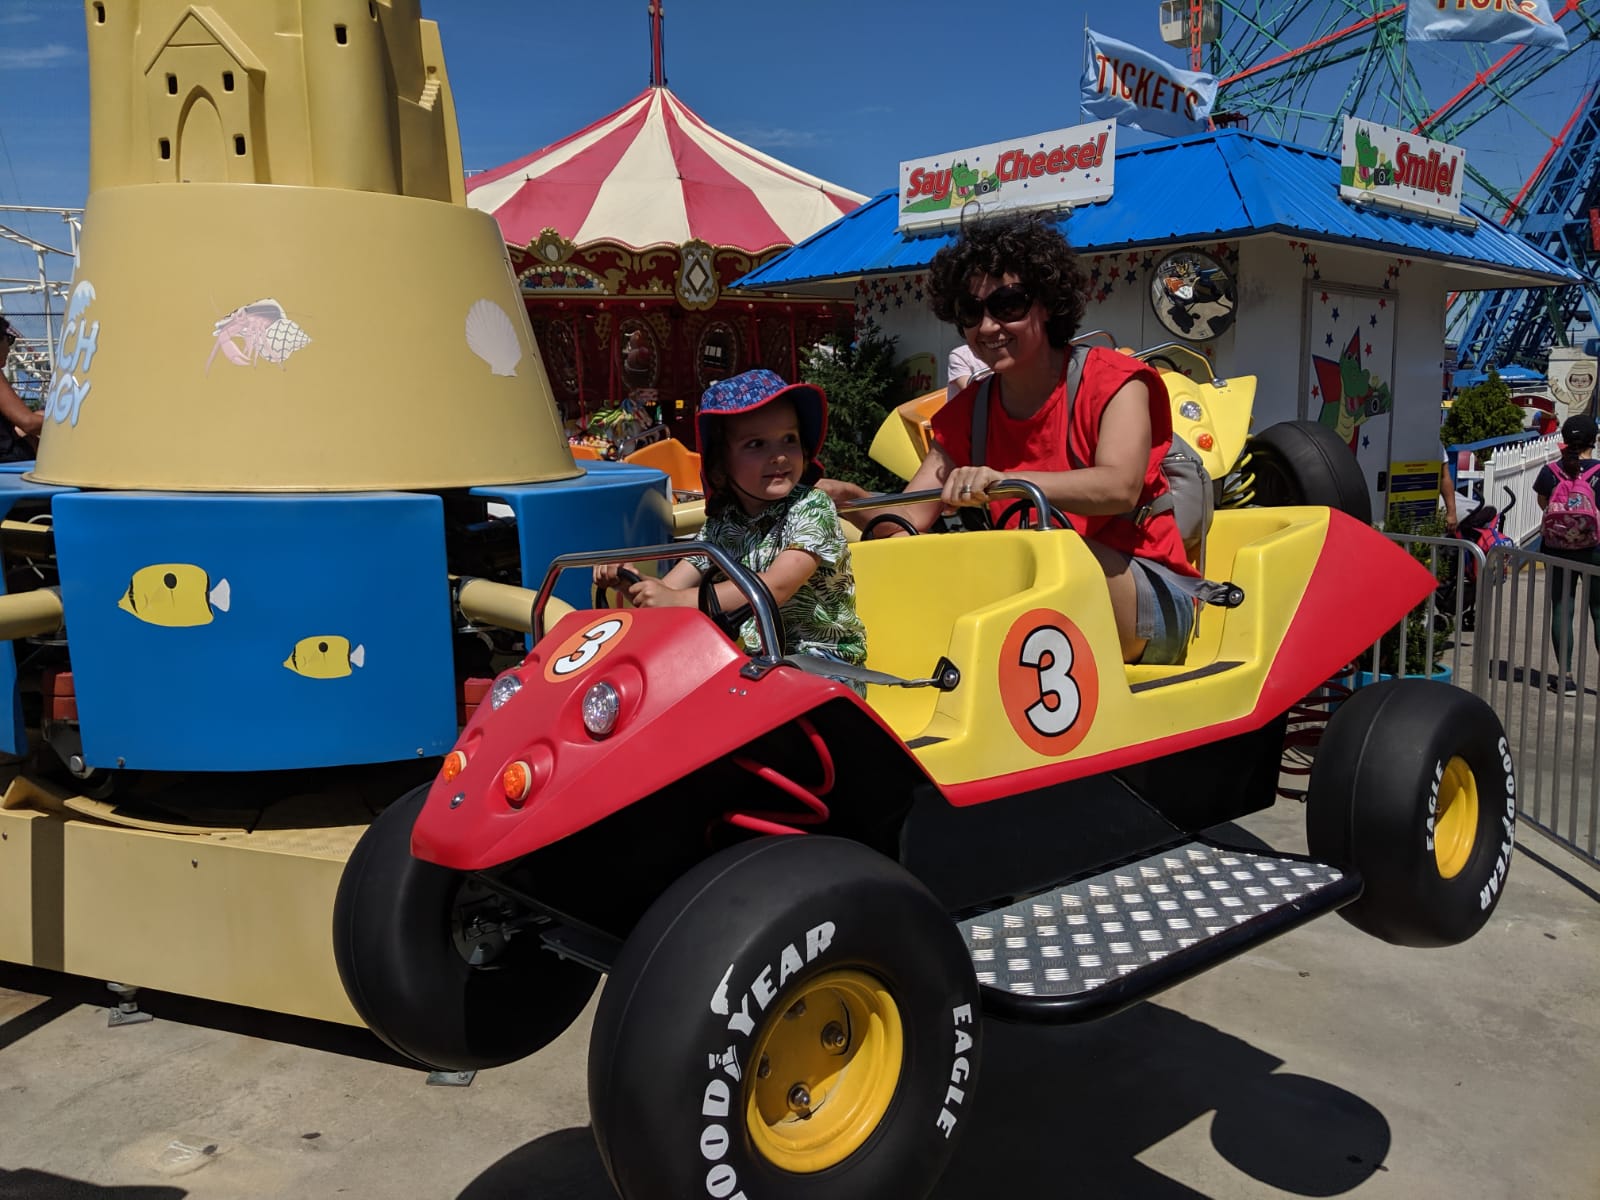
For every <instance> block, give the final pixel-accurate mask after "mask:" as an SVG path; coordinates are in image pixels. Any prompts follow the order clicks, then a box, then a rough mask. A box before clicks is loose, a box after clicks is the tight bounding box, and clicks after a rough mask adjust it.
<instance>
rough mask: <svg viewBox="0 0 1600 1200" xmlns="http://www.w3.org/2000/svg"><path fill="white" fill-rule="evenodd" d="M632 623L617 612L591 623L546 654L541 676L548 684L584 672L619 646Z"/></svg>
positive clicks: (624, 615)
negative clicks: (548, 659)
mask: <svg viewBox="0 0 1600 1200" xmlns="http://www.w3.org/2000/svg"><path fill="white" fill-rule="evenodd" d="M632 624H633V614H632V613H627V612H621V611H618V612H613V613H610V614H609V615H607V616H606V617H604V618H602V619H600V620H597V621H594V622H591V623H590V624H589V625H587V626H585V627H584V629H583V630H582V631H581V632H579V633H575V634H573V635H572V636H571V637H569V638H567V639H566V640H565V641H563V642H562V643H561V644H560V645H559V646H557V647H556V648H555V649H554V650H552V651H551V652H550V661H549V662H547V663H546V664H545V668H544V677H545V678H546V679H547V680H549V681H550V682H551V683H559V682H560V681H561V680H563V679H571V678H572V677H573V676H574V675H577V674H578V673H579V672H581V671H586V670H588V669H589V668H590V667H592V666H594V665H595V663H597V662H599V661H600V660H601V659H602V658H604V657H605V656H606V655H608V654H610V653H611V651H613V650H614V649H616V648H617V646H618V645H620V644H621V642H622V638H623V635H624V634H626V633H627V632H628V626H629V625H632Z"/></svg>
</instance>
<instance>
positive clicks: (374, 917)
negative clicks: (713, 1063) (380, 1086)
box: [333, 784, 600, 1071]
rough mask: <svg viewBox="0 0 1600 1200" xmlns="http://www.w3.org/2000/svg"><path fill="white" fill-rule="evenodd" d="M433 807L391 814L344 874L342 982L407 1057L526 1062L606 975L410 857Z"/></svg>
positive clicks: (337, 933) (410, 803)
mask: <svg viewBox="0 0 1600 1200" xmlns="http://www.w3.org/2000/svg"><path fill="white" fill-rule="evenodd" d="M427 797H428V785H427V784H424V785H423V786H421V787H419V788H416V789H414V790H412V791H410V792H407V793H406V794H405V795H404V796H402V797H401V798H400V799H399V800H397V801H395V802H394V803H393V804H391V805H390V806H389V807H388V808H386V809H384V811H383V812H382V813H380V814H379V815H378V818H377V820H375V821H374V822H373V823H372V825H371V826H370V827H369V828H368V829H367V831H366V833H364V834H363V835H362V837H361V840H360V841H359V842H357V843H356V848H355V850H354V851H353V852H352V853H351V855H350V861H349V862H348V863H347V864H346V865H345V869H344V873H343V875H341V876H340V879H339V891H338V895H337V897H336V898H335V900H334V905H333V953H334V960H335V961H336V962H337V964H338V967H339V978H340V980H341V981H342V982H343V983H344V989H345V992H346V994H347V995H348V996H349V997H350V1003H351V1004H352V1005H353V1006H354V1007H355V1010H356V1012H357V1013H358V1014H359V1015H360V1017H361V1019H362V1020H363V1021H365V1022H366V1023H367V1026H368V1027H369V1028H370V1029H371V1030H372V1031H373V1032H374V1033H375V1034H377V1035H378V1037H380V1038H381V1039H383V1041H384V1042H386V1043H388V1045H389V1046H390V1047H392V1048H393V1049H395V1050H397V1051H399V1052H400V1053H401V1054H403V1055H405V1056H406V1057H407V1058H412V1059H415V1060H416V1061H417V1062H419V1063H422V1064H423V1065H425V1066H429V1067H434V1068H438V1069H441V1070H449V1071H475V1070H482V1069H485V1068H488V1067H497V1066H501V1065H503V1064H505V1063H508V1062H515V1061H516V1060H517V1059H519V1058H525V1057H526V1056H527V1055H529V1054H532V1053H533V1052H534V1051H535V1050H538V1049H539V1048H540V1047H542V1046H544V1045H546V1044H547V1043H549V1042H551V1041H554V1040H555V1038H557V1037H558V1036H560V1034H561V1032H562V1031H563V1030H565V1029H566V1028H567V1026H569V1025H571V1024H572V1022H573V1021H575V1020H576V1019H577V1017H578V1014H579V1013H581V1012H582V1011H583V1006H584V1005H585V1004H587V1003H588V1000H589V997H590V996H591V995H593V993H594V989H595V987H596V985H597V984H598V983H599V982H600V976H599V975H598V974H596V973H595V972H594V971H592V970H590V969H589V968H588V967H584V966H581V965H579V964H577V963H574V962H570V961H568V960H566V959H561V958H557V957H556V956H555V955H554V954H552V953H551V952H550V951H548V950H545V949H543V948H542V947H541V946H540V944H539V940H538V938H537V936H536V935H534V934H531V933H513V934H512V935H510V936H509V937H507V936H505V935H504V933H503V932H502V931H501V930H500V929H499V928H498V925H497V921H498V919H499V918H501V917H502V916H503V915H504V914H502V913H501V912H500V911H499V908H498V902H497V901H496V899H495V897H494V896H493V895H492V894H491V893H489V892H487V891H486V890H484V889H483V888H482V887H481V885H478V884H475V883H474V882H473V881H472V880H471V878H470V876H468V875H465V874H463V873H462V872H460V871H452V870H449V869H447V868H445V867H440V866H436V865H435V864H433V863H426V862H422V861H421V860H420V859H416V858H413V857H412V856H411V827H412V826H413V825H414V824H416V820H417V813H418V812H419V811H420V810H421V808H422V804H423V802H424V801H425V800H426V799H427ZM469 958H470V959H476V960H477V961H476V962H473V961H469Z"/></svg>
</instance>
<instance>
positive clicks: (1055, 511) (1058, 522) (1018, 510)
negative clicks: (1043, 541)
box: [994, 496, 1072, 529]
mask: <svg viewBox="0 0 1600 1200" xmlns="http://www.w3.org/2000/svg"><path fill="white" fill-rule="evenodd" d="M1032 509H1033V500H1032V499H1031V498H1029V497H1027V496H1024V497H1022V499H1020V500H1013V501H1012V502H1011V503H1010V504H1008V505H1006V506H1005V507H1004V508H1002V509H1001V510H1000V515H999V516H998V517H996V518H995V521H994V527H995V528H996V529H1006V528H1008V527H1009V526H1008V522H1009V521H1011V520H1012V519H1013V518H1016V520H1017V523H1018V524H1019V525H1020V524H1021V522H1022V514H1023V513H1025V512H1030V511H1031V510H1032ZM1049 519H1050V527H1051V528H1052V529H1071V528H1072V522H1070V521H1068V520H1067V518H1066V516H1065V515H1064V514H1063V513H1062V511H1061V510H1060V509H1059V508H1057V507H1056V506H1055V505H1054V504H1052V505H1050V518H1049Z"/></svg>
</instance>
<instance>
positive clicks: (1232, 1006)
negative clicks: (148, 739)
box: [0, 802, 1600, 1200]
mask: <svg viewBox="0 0 1600 1200" xmlns="http://www.w3.org/2000/svg"><path fill="white" fill-rule="evenodd" d="M1242 825H1243V826H1244V827H1245V833H1246V834H1248V835H1252V836H1258V837H1260V838H1261V839H1263V840H1264V841H1265V842H1267V843H1269V844H1272V845H1276V846H1280V847H1282V848H1286V849H1299V848H1303V839H1302V838H1301V836H1300V832H1299V831H1300V809H1299V806H1298V805H1295V804H1293V803H1288V802H1285V803H1280V804H1279V805H1278V806H1277V807H1276V808H1274V809H1272V810H1270V811H1268V812H1266V813H1262V814H1258V815H1256V816H1254V817H1252V818H1250V819H1248V820H1247V821H1245V822H1242ZM1597 985H1600V872H1596V871H1594V870H1593V869H1592V868H1589V867H1587V866H1586V865H1585V864H1584V863H1583V862H1582V861H1581V860H1579V859H1577V858H1575V857H1573V856H1571V855H1569V854H1567V853H1566V852H1565V851H1564V850H1562V849H1561V848H1560V847H1559V846H1557V845H1556V844H1554V843H1552V842H1550V841H1549V840H1548V839H1545V838H1543V837H1542V836H1540V835H1538V834H1534V833H1529V834H1527V835H1526V836H1525V837H1524V839H1523V845H1522V846H1520V847H1519V849H1518V853H1517V857H1516V862H1515V865H1514V867H1513V873H1512V876H1511V886H1510V888H1509V890H1508V892H1507V894H1506V897H1505V899H1504V901H1503V902H1502V904H1501V905H1500V908H1499V910H1498V911H1497V912H1496V914H1495V916H1494V918H1493V919H1492V920H1491V922H1490V924H1489V926H1488V928H1487V929H1486V930H1485V931H1484V932H1483V933H1482V934H1480V935H1479V936H1478V937H1477V938H1476V939H1474V940H1473V941H1472V942H1470V943H1468V944H1466V945H1465V946H1461V947H1458V948H1455V949H1452V950H1444V951H1431V952H1427V951H1408V950H1401V949H1397V948H1394V947H1390V946H1386V945H1383V944H1381V943H1378V942H1375V941H1373V940H1372V939H1370V938H1367V937H1365V936H1364V935H1362V934H1360V933H1358V932H1357V931H1356V930H1354V929H1352V928H1351V927H1350V926H1348V925H1346V924H1345V923H1344V922H1343V921H1341V920H1339V919H1338V918H1337V917H1329V918H1324V919H1322V920H1320V921H1316V922H1313V923H1312V924H1311V925H1309V926H1306V927H1304V928H1302V929H1299V930H1296V931H1295V932H1292V933H1290V934H1288V935H1287V936H1285V937H1283V938H1281V939H1279V940H1278V941H1275V942H1272V943H1270V944H1268V945H1267V946H1265V947H1263V948H1261V949H1259V950H1256V951H1254V952H1252V953H1249V954H1246V955H1244V956H1243V957H1241V958H1238V959H1235V960H1233V961H1231V962H1229V963H1226V964H1223V965H1222V966H1220V967H1218V968H1216V969H1214V970H1212V971H1210V972H1207V973H1206V974H1204V975H1201V976H1199V977H1198V978H1196V979H1193V980H1191V981H1189V982H1187V983H1185V984H1182V985H1180V986H1179V987H1177V988H1175V989H1173V990H1172V991H1169V992H1167V993H1165V994H1164V995H1162V996H1161V997H1160V998H1159V999H1158V1000H1157V1001H1155V1002H1152V1003H1145V1004H1140V1005H1137V1006H1136V1007H1134V1008H1132V1009H1130V1010H1129V1011H1127V1012H1125V1013H1123V1014H1120V1015H1119V1016H1116V1017H1113V1018H1110V1019H1108V1020H1105V1021H1102V1022H1099V1023H1097V1024H1093V1025H1089V1026H1084V1027H1081V1028H1073V1029H1039V1028H1029V1027H1019V1026H1003V1025H998V1024H995V1023H993V1022H991V1023H990V1024H989V1027H988V1042H987V1050H986V1058H985V1064H984V1070H983V1076H982V1083H981V1085H980V1088H979V1091H978V1095H977V1106H976V1110H975V1119H974V1122H973V1124H972V1126H971V1127H970V1128H969V1130H968V1133H967V1136H966V1138H965V1140H964V1141H963V1143H962V1145H961V1148H960V1150H959V1152H958V1155H957V1158H956V1161H955V1163H954V1165H953V1167H952V1169H951V1170H950V1172H949V1174H948V1175H947V1177H946V1179H945V1181H944V1182H943V1184H941V1186H940V1188H939V1190H938V1191H937V1192H936V1193H935V1195H936V1197H937V1200H969V1198H971V1197H977V1196H983V1197H986V1198H987V1197H1001V1196H1019V1197H1054V1196H1068V1195H1072V1196H1094V1197H1114V1198H1119V1200H1123V1198H1125V1200H1179V1198H1185V1200H1191V1198H1194V1197H1208V1198H1211V1200H1257V1198H1266V1197H1283V1196H1353V1197H1358V1198H1360V1200H1384V1198H1389V1197H1394V1198H1400V1197H1404V1198H1406V1200H1419V1198H1421V1200H1426V1198H1430V1197H1450V1198H1452V1200H1502V1198H1504V1200H1510V1198H1512V1197H1525V1196H1539V1197H1541V1200H1595V1197H1597V1196H1600V1139H1597V1138H1596V1137H1595V1133H1594V1131H1595V1129H1596V1128H1597V1127H1600V1005H1597V1004H1596V1001H1595V997H1596V994H1597V991H1600V987H1597ZM111 999H112V998H111V997H110V995H109V994H108V993H106V992H105V991H104V989H103V988H102V987H101V986H100V985H99V984H98V983H97V982H94V981H87V980H77V979H71V978H68V977H63V976H55V975H49V974H45V973H40V972H33V971H20V970H17V969H15V968H9V967H0V1200H79V1198H82V1200H180V1198H190V1200H236V1198H246V1197H279V1196H285V1197H287V1196H293V1197H297V1198H305V1200H316V1198H321V1197H356V1198H361V1197H383V1198H385V1200H387V1198H390V1197H407V1198H409V1197H419V1198H433V1197H438V1198H441V1200H451V1198H454V1200H511V1198H512V1197H518V1198H532V1200H608V1198H609V1197H610V1196H611V1191H610V1187H609V1184H608V1183H607V1180H606V1178H605V1173H604V1171H603V1169H602V1168H601V1166H600V1163H599V1159H598V1156H597V1154H596V1152H595V1150H594V1146H593V1142H592V1139H591V1137H590V1133H589V1129H588V1114H587V1109H586V1100H585V1085H584V1069H585V1054H586V1039H587V1033H588V1025H589V1014H587V1013H586V1014H585V1016H584V1018H583V1019H582V1020H581V1021H580V1022H579V1023H578V1025H576V1026H575V1027H574V1028H573V1029H571V1030H569V1031H568V1033H567V1034H566V1035H565V1036H563V1037H562V1038H561V1039H560V1040H559V1041H557V1042H556V1043H555V1044H554V1045H553V1046H551V1047H550V1048H549V1049H547V1050H546V1051H544V1052H543V1053H541V1054H539V1055H537V1056H535V1057H534V1058H532V1059H528V1060H525V1061H523V1062H521V1063H517V1064H515V1065H513V1066H511V1067H507V1068H503V1069H500V1070H496V1071H490V1072H486V1073H484V1074H482V1075H480V1076H479V1077H478V1079H477V1081H476V1082H475V1083H474V1084H473V1085H472V1086H471V1087H469V1088H440V1087H428V1086H424V1083H423V1077H422V1075H421V1074H419V1073H418V1072H416V1071H413V1070H411V1069H409V1068H407V1067H405V1066H403V1065H400V1064H398V1063H396V1062H394V1061H393V1060H391V1059H390V1058H389V1057H388V1056H387V1055H386V1054H385V1053H384V1052H382V1050H381V1048H379V1047H378V1046H377V1044H376V1042H375V1041H374V1039H372V1038H371V1037H370V1036H369V1035H367V1034H365V1033H364V1032H360V1031H353V1030H346V1029H342V1028H338V1027H333V1026H326V1025H321V1024H317V1023H314V1022H308V1021H300V1020H294V1019H289V1018H278V1017H272V1016H268V1015H264V1014H260V1013H256V1012H253V1011H251V1010H246V1009H238V1008H229V1007H226V1006H221V1005H214V1004H206V1003H203V1002H198V1001H192V1000H186V999H183V998H179V997H170V996H160V995H146V996H142V997H141V999H142V1000H143V1001H144V1007H145V1008H147V1009H148V1010H150V1011H152V1012H154V1013H155V1014H156V1017H157V1019H156V1020H154V1021H152V1022H150V1023H148V1024H142V1025H132V1026H126V1027H122V1028H114V1029H113V1028H107V1026H106V1010H107V1007H108V1006H109V1005H110V1003H111ZM752 1200H754V1198H752ZM886 1200H892V1198H886Z"/></svg>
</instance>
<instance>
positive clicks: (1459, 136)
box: [1160, 0, 1600, 362]
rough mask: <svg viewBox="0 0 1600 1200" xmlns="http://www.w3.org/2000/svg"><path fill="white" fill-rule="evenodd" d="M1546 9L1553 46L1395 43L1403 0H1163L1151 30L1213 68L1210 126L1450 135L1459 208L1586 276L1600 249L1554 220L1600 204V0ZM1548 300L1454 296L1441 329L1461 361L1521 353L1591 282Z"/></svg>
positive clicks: (1323, 144)
mask: <svg viewBox="0 0 1600 1200" xmlns="http://www.w3.org/2000/svg"><path fill="white" fill-rule="evenodd" d="M1551 8H1552V11H1553V13H1554V15H1555V17H1556V19H1557V21H1558V22H1559V23H1560V25H1561V27H1562V29H1563V30H1564V31H1565V33H1566V35H1567V48H1566V49H1565V50H1557V49H1554V48H1549V47H1533V46H1504V45H1483V44H1477V43H1471V42H1410V43H1408V42H1407V41H1406V38H1405V32H1406V8H1405V3H1403V2H1401V3H1391V2H1390V0H1163V3H1162V4H1161V11H1160V17H1161V31H1162V36H1163V38H1164V39H1165V40H1167V41H1168V42H1169V43H1170V44H1174V45H1185V46H1188V47H1189V49H1190V55H1191V64H1190V65H1191V66H1193V67H1196V68H1198V69H1204V70H1207V71H1209V72H1210V73H1211V74H1213V75H1215V76H1216V77H1217V79H1218V81H1219V83H1220V87H1219V89H1218V96H1217V102H1216V107H1215V111H1214V113H1213V120H1214V122H1215V123H1216V124H1218V125H1244V126H1246V127H1248V128H1250V129H1251V130H1253V131H1255V132H1258V133H1263V134H1266V135H1268V136H1271V137H1280V138H1283V139H1284V140H1286V141H1292V142H1297V143H1299V144H1301V145H1309V146H1314V147H1317V148H1319V149H1324V150H1329V151H1333V152H1335V153H1336V152H1337V151H1338V149H1339V145H1340V138H1341V134H1342V128H1343V118H1344V117H1345V116H1358V117H1362V118H1365V119H1367V120H1370V121H1375V122H1378V123H1380V124H1384V125H1390V126H1394V127H1396V128H1404V129H1410V130H1414V131H1416V132H1418V133H1421V134H1423V135H1425V136H1427V137H1430V138H1433V139H1434V140H1436V141H1443V142H1451V143H1453V144H1455V145H1458V146H1461V147H1463V148H1464V149H1465V150H1466V157H1467V171H1466V177H1465V179H1464V181H1463V198H1464V200H1465V201H1466V203H1467V204H1468V205H1470V206H1471V207H1472V208H1474V209H1475V210H1476V211H1478V212H1480V213H1483V214H1485V215H1487V216H1489V217H1490V218H1491V219H1493V220H1496V221H1498V222H1500V223H1501V224H1503V225H1505V226H1506V227H1507V228H1509V229H1511V230H1513V231H1515V232H1519V233H1522V234H1523V235H1524V236H1525V237H1528V238H1529V239H1530V240H1533V241H1535V242H1536V243H1538V244H1539V245H1540V247H1541V248H1542V249H1545V250H1546V251H1548V252H1551V253H1553V254H1554V255H1555V256H1556V257H1558V258H1562V259H1566V260H1568V261H1575V260H1576V263H1577V265H1579V266H1580V268H1585V269H1586V270H1587V271H1588V273H1590V274H1594V273H1595V267H1596V265H1597V264H1600V253H1597V252H1595V251H1594V249H1593V247H1592V246H1588V245H1580V244H1578V239H1576V237H1575V236H1574V234H1573V232H1572V231H1571V230H1570V229H1569V228H1568V227H1575V226H1576V225H1577V224H1578V223H1579V222H1580V221H1581V222H1582V223H1583V224H1584V226H1585V228H1587V212H1588V209H1589V208H1591V207H1594V206H1596V205H1600V0H1552V3H1551ZM1197 33H1198V36H1196V34H1197ZM1547 300H1548V298H1547V297H1542V296H1538V295H1537V294H1525V299H1524V300H1520V301H1510V300H1506V299H1504V298H1503V297H1501V295H1500V294H1499V293H1472V294H1463V295H1462V296H1461V297H1460V298H1458V301H1457V303H1455V304H1453V305H1452V307H1451V312H1450V318H1449V330H1448V336H1449V337H1450V339H1451V340H1452V341H1455V342H1459V344H1460V345H1461V348H1462V351H1463V353H1464V359H1463V361H1477V362H1484V361H1489V360H1491V359H1493V358H1494V357H1495V356H1496V354H1497V353H1498V354H1499V355H1500V356H1501V357H1502V359H1504V360H1510V359H1512V358H1522V359H1526V358H1528V357H1530V355H1532V354H1533V353H1535V352H1537V351H1538V350H1539V348H1540V345H1541V344H1548V341H1549V337H1550V334H1551V329H1552V326H1561V325H1564V324H1565V323H1566V322H1567V321H1571V320H1573V319H1580V320H1581V319H1583V317H1584V314H1583V312H1582V311H1581V310H1582V309H1584V308H1587V309H1588V310H1589V311H1588V314H1587V319H1588V320H1589V321H1590V322H1591V323H1592V322H1594V321H1595V319H1596V318H1597V317H1600V311H1596V310H1597V309H1600V296H1597V295H1596V293H1595V289H1594V288H1593V287H1591V288H1589V289H1587V290H1584V289H1569V293H1568V294H1564V297H1563V298H1562V299H1561V300H1560V301H1559V302H1558V304H1557V306H1556V311H1553V310H1552V309H1551V307H1550V305H1549V304H1548V303H1547ZM1562 304H1565V306H1566V307H1565V311H1560V310H1561V305H1562ZM1491 310H1492V311H1491Z"/></svg>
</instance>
